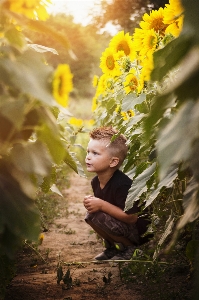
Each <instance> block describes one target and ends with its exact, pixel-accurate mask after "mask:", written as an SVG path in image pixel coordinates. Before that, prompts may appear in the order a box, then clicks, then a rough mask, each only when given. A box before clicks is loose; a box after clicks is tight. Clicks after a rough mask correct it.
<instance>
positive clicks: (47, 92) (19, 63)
mask: <svg viewBox="0 0 199 300" xmlns="http://www.w3.org/2000/svg"><path fill="white" fill-rule="evenodd" d="M51 74H52V68H51V67H50V66H47V65H45V64H44V62H43V60H42V56H41V55H40V54H39V53H37V52H35V51H32V50H27V51H26V52H24V53H23V54H21V55H18V56H16V58H15V59H13V60H10V59H8V58H3V57H2V58H1V59H0V79H1V80H2V81H3V82H4V83H5V84H6V85H14V87H15V88H16V89H17V90H19V91H21V93H24V94H27V95H29V96H31V97H34V98H36V99H38V100H41V101H43V102H44V103H46V104H48V105H54V106H56V102H55V100H54V98H53V96H52V94H51V88H50V85H49V80H50V76H51Z"/></svg>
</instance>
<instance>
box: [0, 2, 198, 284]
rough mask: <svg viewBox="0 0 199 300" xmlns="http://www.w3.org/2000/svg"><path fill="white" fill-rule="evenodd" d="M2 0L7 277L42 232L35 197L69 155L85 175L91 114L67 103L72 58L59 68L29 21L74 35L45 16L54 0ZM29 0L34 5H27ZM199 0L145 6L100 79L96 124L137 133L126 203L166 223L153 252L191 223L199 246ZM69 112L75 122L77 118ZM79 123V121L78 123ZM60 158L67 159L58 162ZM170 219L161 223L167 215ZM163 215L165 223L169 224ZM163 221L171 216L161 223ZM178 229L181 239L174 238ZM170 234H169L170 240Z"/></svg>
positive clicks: (0, 267)
mask: <svg viewBox="0 0 199 300" xmlns="http://www.w3.org/2000/svg"><path fill="white" fill-rule="evenodd" d="M26 2H27V1H25V0H20V1H14V0H0V52H1V55H0V91H1V96H0V108H1V109H0V145H1V147H0V192H1V201H0V278H3V279H2V280H1V283H0V285H1V286H4V287H5V285H6V284H7V281H8V280H9V277H12V275H11V274H12V270H10V268H9V267H8V266H9V265H10V264H12V260H13V258H14V256H15V253H16V251H17V249H18V248H19V247H20V246H21V245H22V244H23V241H24V240H32V241H37V240H38V236H39V234H40V215H39V211H38V210H37V208H36V206H35V202H34V199H35V197H36V195H37V190H38V189H41V190H42V189H43V191H46V190H49V189H50V188H51V186H52V184H54V183H55V182H56V171H57V169H59V168H60V166H62V165H64V164H67V165H69V167H70V168H71V169H73V170H74V171H75V172H77V173H79V174H80V175H83V174H84V172H83V168H82V166H81V164H80V163H79V161H78V160H77V158H76V154H75V153H74V151H72V150H73V149H74V148H73V144H74V142H75V137H76V136H77V134H78V132H79V131H81V130H82V129H81V128H82V120H78V119H75V118H73V117H72V118H71V115H70V112H69V111H68V110H67V105H68V99H69V94H70V92H71V91H72V89H73V83H72V78H73V75H72V73H71V71H70V66H69V65H68V64H67V63H66V64H61V65H59V66H58V67H57V68H56V69H53V67H52V66H50V65H49V64H48V62H47V61H46V60H45V53H46V52H51V53H54V54H55V55H56V54H57V53H56V50H55V49H53V48H48V47H44V46H42V45H37V44H33V43H32V42H31V41H30V40H29V39H28V37H27V36H25V34H24V29H25V28H28V29H29V30H33V31H35V32H43V33H44V32H45V34H49V35H51V37H52V36H53V38H54V39H56V40H57V41H58V42H59V43H60V44H62V46H64V47H65V48H66V50H68V51H70V46H69V43H68V41H67V39H66V38H65V36H63V35H61V34H59V33H58V32H56V31H54V30H53V28H50V27H49V26H46V25H45V20H46V19H47V18H48V12H47V7H48V5H49V4H50V0H34V1H29V2H27V3H26ZM24 3H25V4H24ZM198 28H199V6H198V2H197V1H196V0H181V1H180V0H170V1H169V4H167V5H165V7H164V8H160V9H159V10H157V11H156V10H152V11H151V12H150V13H149V14H144V15H143V18H142V21H141V22H140V27H139V28H136V29H135V31H134V32H133V33H128V32H127V33H125V32H124V31H120V32H118V34H116V35H115V36H114V37H113V38H112V39H111V41H110V44H109V47H108V48H106V49H105V51H104V52H103V53H102V56H101V58H100V68H101V70H102V75H101V76H100V77H99V78H98V77H97V76H95V77H94V79H93V85H94V86H95V87H96V94H95V96H94V98H93V103H92V111H93V118H94V121H95V123H94V126H101V125H106V126H107V125H110V126H111V125H112V126H114V127H116V128H117V129H118V130H119V132H121V133H124V134H125V135H126V136H127V138H128V143H129V155H128V157H127V159H126V160H125V162H124V165H123V171H124V172H125V173H127V174H128V175H129V177H131V178H132V179H133V184H132V187H131V189H130V192H129V195H128V198H127V201H126V207H125V209H126V210H128V209H130V208H131V207H132V206H133V203H134V202H135V201H139V203H140V205H142V207H143V209H146V208H148V209H149V210H150V211H151V218H152V225H151V226H150V228H148V233H156V232H158V239H157V241H156V248H155V251H154V254H153V259H156V258H157V257H158V254H159V253H160V251H161V249H163V248H165V247H166V246H167V247H168V248H171V247H172V246H173V245H174V244H175V242H176V240H177V239H178V237H179V235H180V234H181V232H182V231H183V230H184V229H185V228H186V226H187V225H188V224H189V225H190V224H191V232H192V239H191V240H190V241H189V243H188V244H187V247H190V248H191V246H192V245H194V247H192V249H193V251H194V253H195V251H196V248H197V245H198V241H197V239H196V237H195V234H194V233H195V230H196V229H195V228H196V225H197V220H198V216H199V204H198V203H199V159H198V153H199V31H198ZM68 120H70V121H68ZM76 123H78V126H79V127H78V128H79V129H78V130H75V129H74V128H75V127H74V126H72V124H73V125H74V124H76ZM58 167H59V168H58ZM160 221H161V222H160ZM160 224H161V226H160ZM162 224H163V225H162ZM170 236H172V238H170ZM168 237H169V243H168Z"/></svg>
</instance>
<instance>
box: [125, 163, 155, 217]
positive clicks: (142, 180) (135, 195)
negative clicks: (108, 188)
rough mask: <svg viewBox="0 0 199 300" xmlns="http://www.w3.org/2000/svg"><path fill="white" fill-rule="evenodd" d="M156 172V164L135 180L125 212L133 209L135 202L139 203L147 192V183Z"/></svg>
mask: <svg viewBox="0 0 199 300" xmlns="http://www.w3.org/2000/svg"><path fill="white" fill-rule="evenodd" d="M155 170H156V163H153V164H152V165H150V166H149V167H148V168H147V169H145V170H144V171H143V172H142V173H141V174H140V175H139V176H137V177H136V178H135V179H134V180H133V183H132V186H131V188H130V190H129V193H128V196H127V199H126V203H125V211H128V210H129V209H130V208H131V207H133V204H134V202H135V201H137V200H138V199H139V197H140V196H141V195H142V194H143V193H144V192H146V191H147V181H148V180H149V179H150V178H151V176H152V175H153V174H154V172H155Z"/></svg>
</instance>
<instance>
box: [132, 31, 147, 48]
mask: <svg viewBox="0 0 199 300" xmlns="http://www.w3.org/2000/svg"><path fill="white" fill-rule="evenodd" d="M144 35H145V30H143V29H140V28H135V31H134V34H133V45H134V48H135V49H136V51H137V52H139V51H140V50H142V49H143V39H144Z"/></svg>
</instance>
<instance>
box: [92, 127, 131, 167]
mask: <svg viewBox="0 0 199 300" xmlns="http://www.w3.org/2000/svg"><path fill="white" fill-rule="evenodd" d="M115 135H116V138H114V139H113V141H111V139H112V138H113V136H115ZM90 137H91V139H93V140H103V141H107V142H108V143H107V148H108V149H109V151H110V152H111V155H113V156H116V157H118V158H119V164H118V166H121V164H122V163H123V161H124V159H125V158H126V156H127V152H128V146H127V139H126V137H125V136H124V135H123V134H118V131H117V130H116V129H114V128H113V127H111V126H110V127H98V128H95V129H93V130H92V131H91V132H90Z"/></svg>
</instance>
